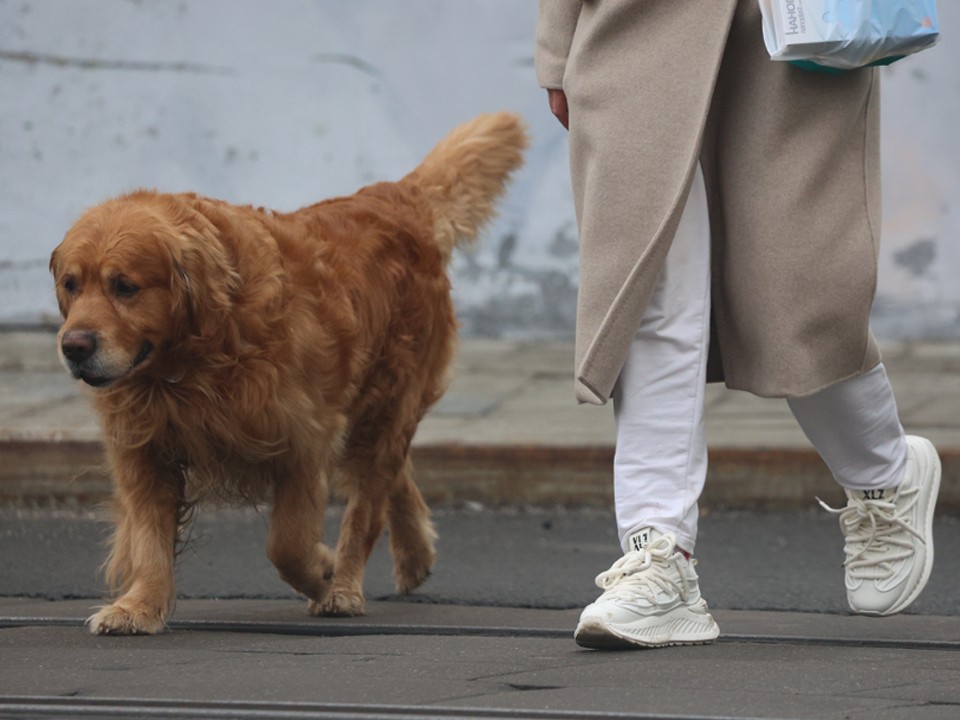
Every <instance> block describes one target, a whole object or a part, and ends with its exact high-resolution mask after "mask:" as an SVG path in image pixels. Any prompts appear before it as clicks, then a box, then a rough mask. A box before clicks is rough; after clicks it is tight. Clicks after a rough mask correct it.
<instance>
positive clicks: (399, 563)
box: [387, 454, 437, 593]
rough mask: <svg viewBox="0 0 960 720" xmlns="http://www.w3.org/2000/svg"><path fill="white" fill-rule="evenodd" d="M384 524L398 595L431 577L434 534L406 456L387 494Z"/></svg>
mask: <svg viewBox="0 0 960 720" xmlns="http://www.w3.org/2000/svg"><path fill="white" fill-rule="evenodd" d="M387 522H388V526H389V528H390V552H391V553H392V554H393V568H394V570H393V576H394V581H395V583H396V587H397V592H400V593H408V592H412V591H413V590H415V589H416V588H418V587H419V586H420V585H421V584H422V583H423V581H424V580H426V579H427V577H429V575H430V568H431V567H433V561H434V558H435V557H436V551H435V550H434V541H435V540H436V539H437V533H436V531H435V530H434V529H433V523H432V522H431V521H430V509H429V508H428V507H427V503H426V502H424V500H423V496H422V495H421V494H420V490H419V489H418V488H417V486H416V484H415V483H414V481H413V463H412V462H411V461H410V456H409V454H408V455H407V458H406V460H405V461H404V463H403V467H402V468H401V470H400V473H399V474H398V475H397V478H396V482H395V484H394V486H393V488H392V491H391V493H390V498H389V505H388V508H387Z"/></svg>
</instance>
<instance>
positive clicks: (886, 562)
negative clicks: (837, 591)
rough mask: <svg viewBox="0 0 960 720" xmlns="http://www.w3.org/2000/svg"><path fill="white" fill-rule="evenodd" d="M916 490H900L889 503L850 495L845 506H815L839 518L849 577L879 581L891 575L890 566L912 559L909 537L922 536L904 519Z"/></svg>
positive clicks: (909, 509) (912, 504) (914, 499)
mask: <svg viewBox="0 0 960 720" xmlns="http://www.w3.org/2000/svg"><path fill="white" fill-rule="evenodd" d="M918 494H919V488H916V487H913V488H907V489H904V488H901V489H900V491H898V492H897V494H896V495H894V497H893V499H891V500H868V499H864V498H862V497H858V496H856V495H850V497H849V499H848V501H847V506H846V507H843V508H832V507H830V506H829V505H827V504H826V503H825V502H824V501H823V500H821V499H820V498H817V502H818V503H820V506H821V507H823V509H824V510H826V511H827V512H829V513H833V514H835V515H839V516H840V524H841V525H842V526H843V534H844V535H845V536H846V544H845V545H844V548H843V550H844V553H845V554H846V556H847V557H846V559H845V560H844V561H843V564H844V566H845V567H846V568H847V570H848V572H849V573H850V575H851V576H853V577H856V578H861V579H872V580H879V579H883V578H888V577H890V576H891V575H893V573H894V572H895V568H894V564H895V563H896V562H898V561H900V560H904V559H906V558H909V557H910V556H911V555H913V552H914V548H913V542H912V541H911V539H910V537H909V535H912V536H914V537H916V538H918V539H919V540H920V542H926V541H925V540H924V538H923V535H922V534H921V533H920V532H919V531H918V530H917V529H916V528H914V527H913V526H912V525H911V524H910V522H909V521H908V520H907V519H905V518H907V517H909V514H910V512H911V510H912V509H913V506H914V505H916V503H917V500H918V499H919V495H918Z"/></svg>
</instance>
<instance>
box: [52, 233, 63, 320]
mask: <svg viewBox="0 0 960 720" xmlns="http://www.w3.org/2000/svg"><path fill="white" fill-rule="evenodd" d="M49 268H50V274H51V275H53V282H54V286H55V287H54V289H55V290H56V293H57V307H58V308H60V315H61V317H66V316H67V307H66V305H65V304H64V297H63V288H62V287H60V246H59V245H58V246H57V247H55V248H54V249H53V252H52V253H50V265H49Z"/></svg>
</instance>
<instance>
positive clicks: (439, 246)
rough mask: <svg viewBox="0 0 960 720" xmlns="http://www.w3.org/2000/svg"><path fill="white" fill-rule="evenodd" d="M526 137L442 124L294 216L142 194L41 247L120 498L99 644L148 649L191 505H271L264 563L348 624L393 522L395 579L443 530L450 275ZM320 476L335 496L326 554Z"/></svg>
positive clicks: (507, 123)
mask: <svg viewBox="0 0 960 720" xmlns="http://www.w3.org/2000/svg"><path fill="white" fill-rule="evenodd" d="M525 145H526V136H525V132H524V130H523V127H522V125H521V123H520V122H519V120H518V119H517V118H516V117H515V116H513V115H511V114H507V113H496V114H492V115H483V116H480V117H478V118H476V119H474V120H473V121H471V122H469V123H466V124H464V125H462V126H460V127H458V128H456V129H455V130H454V131H453V132H452V133H451V134H450V135H449V136H448V137H447V138H446V139H445V140H443V141H441V142H440V143H439V144H438V145H437V146H436V147H435V148H434V150H433V151H432V152H431V153H430V154H429V155H428V156H427V157H426V158H425V160H424V161H423V163H422V164H421V165H420V166H419V167H418V168H417V169H416V170H414V171H413V172H412V173H410V174H409V175H407V176H406V177H405V178H403V179H402V180H400V181H399V182H396V183H379V184H376V185H372V186H370V187H366V188H364V189H362V190H360V191H359V192H358V193H356V194H355V195H352V196H350V197H344V198H338V199H334V200H329V201H326V202H322V203H318V204H316V205H311V206H309V207H305V208H302V209H300V210H297V211H296V212H292V213H274V212H270V211H267V210H263V209H257V208H253V207H238V206H235V205H230V204H228V203H225V202H221V201H218V200H212V199H209V198H205V197H201V196H199V195H194V194H175V195H171V194H161V193H157V192H149V191H138V192H134V193H131V194H128V195H124V196H121V197H118V198H116V199H113V200H110V201H107V202H105V203H103V204H102V205H99V206H97V207H94V208H93V209H91V210H89V211H87V212H86V213H85V214H84V215H83V216H82V217H81V218H80V219H79V220H78V221H77V222H76V224H75V225H74V226H73V227H72V228H71V229H70V230H69V231H68V232H67V234H66V237H65V239H64V241H63V242H62V243H61V245H60V246H59V247H58V248H57V249H56V250H54V252H53V255H52V257H51V260H50V269H51V272H52V273H53V275H54V278H55V282H56V288H57V299H58V302H59V305H60V310H61V312H62V314H63V317H64V322H63V326H62V328H61V330H60V334H59V341H58V347H59V351H60V355H61V359H62V360H63V363H64V365H65V366H66V367H67V369H68V370H70V372H71V373H72V374H73V375H74V376H75V377H77V378H79V379H81V380H83V381H84V382H86V383H87V384H89V385H91V386H93V387H94V388H95V390H94V391H93V393H92V395H93V402H94V405H95V406H96V409H97V411H98V412H99V414H100V417H101V420H102V425H103V433H104V442H105V446H106V450H107V457H108V460H109V463H110V466H111V471H112V474H113V477H114V481H115V505H116V514H117V517H116V527H115V531H114V535H113V539H112V543H111V552H110V556H109V558H108V561H107V564H106V571H107V578H108V583H109V584H110V586H111V587H112V588H113V589H114V591H115V592H116V593H117V594H118V597H116V598H115V600H114V602H113V604H111V605H108V606H106V607H103V608H101V609H100V610H99V611H98V612H97V613H96V614H95V615H93V616H92V617H91V618H90V628H91V630H92V632H94V633H99V634H106V633H124V634H126V633H155V632H159V631H161V630H162V629H163V628H164V627H165V623H166V619H167V617H168V615H169V613H170V612H171V604H172V599H173V597H174V579H173V569H174V565H173V564H174V549H175V545H176V535H177V530H178V525H179V521H180V518H181V516H182V513H183V511H184V508H185V507H186V506H187V505H188V504H189V502H190V501H192V500H193V499H195V498H198V497H199V498H202V497H209V496H211V495H214V496H217V497H221V498H226V499H246V500H249V499H258V498H261V497H269V498H270V499H271V500H272V506H271V511H270V528H269V537H268V543H267V553H268V555H269V557H270V559H271V561H272V562H273V563H274V565H275V566H276V567H277V569H278V571H279V573H280V576H281V577H282V578H283V579H284V580H285V581H286V582H288V583H289V584H290V585H291V586H292V587H293V588H295V589H296V590H298V591H299V592H301V593H303V594H304V595H306V596H307V598H309V601H310V611H311V613H313V614H325V615H357V614H362V613H363V609H364V598H363V572H364V567H365V565H366V561H367V558H368V556H369V553H370V551H371V549H372V548H373V545H374V543H375V542H376V540H377V539H378V537H379V536H380V533H381V530H382V528H383V526H384V524H386V525H387V526H388V527H389V530H390V548H391V552H392V553H393V559H394V565H395V579H396V585H397V589H398V590H399V591H400V592H409V591H411V590H413V589H414V588H416V587H417V586H418V585H420V583H422V582H423V580H424V579H425V578H426V577H427V575H428V573H429V570H430V567H431V565H432V562H433V557H434V548H433V541H434V539H435V537H436V536H435V534H434V531H433V527H432V525H431V522H430V519H429V510H428V509H427V506H426V504H425V503H424V501H423V499H422V497H421V496H420V493H419V491H418V490H417V487H416V485H415V484H414V482H413V480H412V477H411V470H412V468H411V464H410V458H409V449H410V441H411V439H412V437H413V434H414V432H415V431H416V428H417V424H418V423H419V421H420V419H421V418H422V417H423V415H424V413H425V412H426V410H427V409H428V408H429V407H430V406H431V405H432V404H433V403H434V402H435V401H436V400H437V399H438V398H439V397H440V396H441V395H442V393H443V391H444V389H445V381H446V373H447V367H448V365H449V362H450V359H451V356H452V354H453V351H454V343H455V336H456V319H455V317H454V312H453V307H452V304H451V300H450V283H449V281H448V279H447V275H446V272H445V265H446V262H447V260H448V259H449V257H450V254H451V253H452V251H453V248H454V246H455V245H456V244H457V243H458V242H460V241H461V240H464V239H471V238H473V237H475V236H476V234H477V232H478V231H479V229H480V227H481V226H482V225H483V223H484V222H485V221H486V220H487V219H489V218H490V216H491V215H492V212H493V204H494V202H495V200H496V199H497V198H498V197H499V196H500V195H501V194H502V193H503V190H504V187H505V184H506V182H507V180H508V178H509V175H510V173H511V171H513V170H514V169H515V168H517V167H518V166H519V165H520V164H521V162H522V150H523V148H524V147H525ZM328 480H334V481H335V482H336V484H337V486H338V487H339V489H341V490H342V492H343V493H344V495H345V498H346V503H347V504H346V509H345V512H344V518H343V522H342V527H341V531H340V537H339V541H338V543H337V548H336V553H335V556H334V553H332V552H331V551H330V549H329V548H328V547H327V546H325V545H324V544H323V543H322V542H321V539H322V534H323V525H322V521H323V513H324V510H325V507H326V501H327V493H328Z"/></svg>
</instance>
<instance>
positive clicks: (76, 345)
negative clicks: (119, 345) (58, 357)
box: [60, 330, 97, 364]
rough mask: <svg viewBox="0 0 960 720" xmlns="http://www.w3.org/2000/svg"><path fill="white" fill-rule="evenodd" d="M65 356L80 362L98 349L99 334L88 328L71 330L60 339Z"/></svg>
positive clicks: (77, 362) (73, 361)
mask: <svg viewBox="0 0 960 720" xmlns="http://www.w3.org/2000/svg"><path fill="white" fill-rule="evenodd" d="M60 349H61V350H62V351H63V356H64V357H65V358H66V359H67V360H69V361H70V362H72V363H76V364H80V363H82V362H83V361H84V360H86V359H88V358H89V357H90V356H91V355H93V353H95V352H96V351H97V336H96V335H95V334H94V333H92V332H90V331H88V330H70V331H68V332H65V333H64V334H63V337H62V338H61V339H60Z"/></svg>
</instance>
